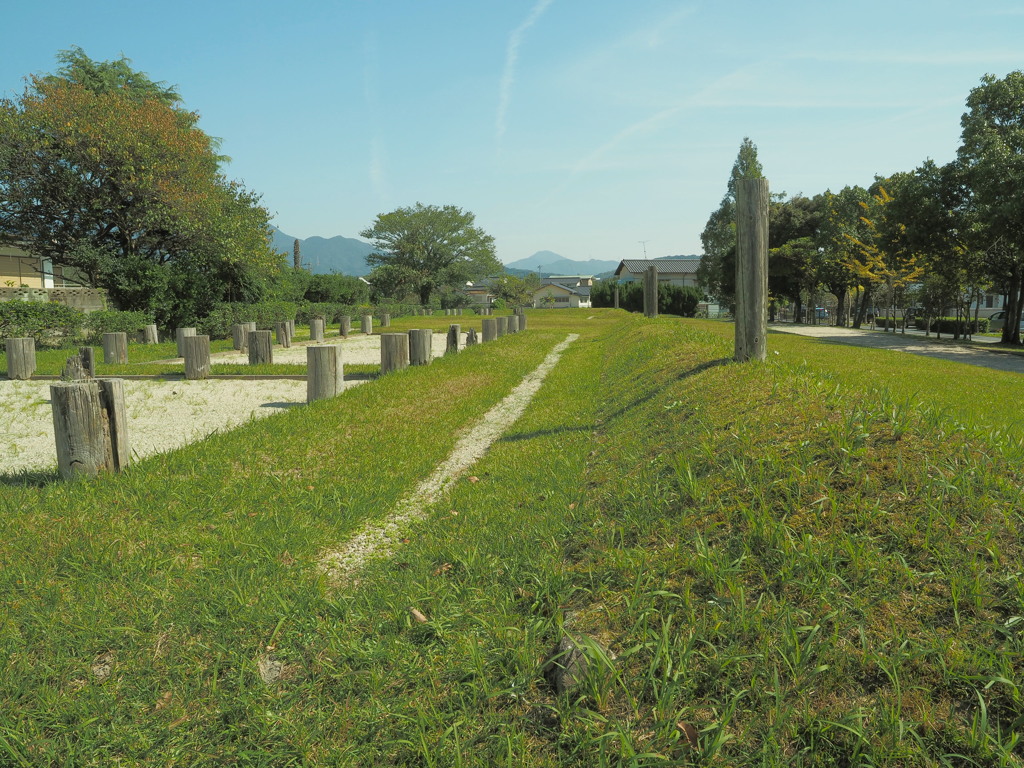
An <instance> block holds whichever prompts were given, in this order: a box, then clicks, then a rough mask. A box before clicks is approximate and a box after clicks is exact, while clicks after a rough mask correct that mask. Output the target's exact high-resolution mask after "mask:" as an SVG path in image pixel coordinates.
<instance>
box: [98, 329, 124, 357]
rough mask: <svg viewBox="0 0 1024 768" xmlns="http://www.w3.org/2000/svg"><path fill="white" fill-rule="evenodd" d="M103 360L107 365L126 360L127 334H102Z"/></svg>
mask: <svg viewBox="0 0 1024 768" xmlns="http://www.w3.org/2000/svg"><path fill="white" fill-rule="evenodd" d="M103 362H104V363H106V364H107V365H124V364H125V363H127V362H128V334H127V333H123V332H122V333H104V334H103Z"/></svg>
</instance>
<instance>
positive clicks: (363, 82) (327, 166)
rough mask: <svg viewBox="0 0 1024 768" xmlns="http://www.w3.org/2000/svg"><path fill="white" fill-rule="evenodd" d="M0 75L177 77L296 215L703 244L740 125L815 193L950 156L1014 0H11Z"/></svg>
mask: <svg viewBox="0 0 1024 768" xmlns="http://www.w3.org/2000/svg"><path fill="white" fill-rule="evenodd" d="M3 18H4V28H5V31H6V34H5V42H4V48H3V54H2V55H0V95H2V96H5V97H13V96H16V95H17V94H18V93H20V92H21V90H22V88H23V77H24V76H25V75H27V74H28V73H32V72H47V71H51V70H53V69H54V68H55V66H56V65H55V60H54V55H55V54H56V52H57V51H58V50H60V49H63V48H67V47H69V46H72V45H79V46H81V47H82V48H83V49H84V50H85V52H86V53H87V54H88V55H89V56H91V57H92V58H94V59H111V58H116V57H119V56H120V55H121V54H124V55H125V56H127V57H128V58H130V59H131V60H132V61H133V64H134V66H135V67H136V68H137V69H140V70H143V71H145V72H147V73H148V74H149V75H150V76H151V77H153V78H154V79H156V80H164V81H167V82H169V83H171V84H175V85H177V86H178V88H179V90H180V92H181V94H182V95H183V97H184V100H185V103H186V105H187V106H188V107H189V108H190V109H193V110H195V111H197V112H199V113H200V114H201V115H202V121H201V126H202V127H203V129H204V130H206V131H207V132H208V133H210V134H212V135H214V136H219V137H221V138H222V139H223V151H224V152H225V153H226V154H228V155H230V156H231V157H232V162H231V164H230V165H229V166H228V168H227V173H228V175H229V176H231V177H232V178H237V179H240V180H242V181H244V182H245V183H246V185H247V186H249V187H250V188H251V189H254V190H256V191H258V192H260V193H262V194H263V201H264V203H265V204H266V205H267V207H268V208H269V209H270V210H271V211H272V212H273V213H274V214H275V216H274V222H275V223H276V224H277V225H278V226H279V227H280V228H281V229H282V230H284V231H285V232H287V233H288V234H290V235H294V236H296V237H308V236H310V235H321V236H324V237H330V236H333V235H345V236H347V237H354V236H356V235H357V233H358V232H359V231H360V230H361V229H363V228H365V227H367V226H369V225H370V223H371V222H372V221H373V219H374V217H375V216H376V215H377V214H378V213H380V212H384V211H390V210H393V209H394V208H397V207H400V206H405V205H412V204H414V203H416V202H422V203H424V204H438V205H441V204H454V205H458V206H460V207H462V208H464V209H467V210H470V211H473V212H474V213H475V214H476V217H477V224H478V225H480V226H481V227H483V228H484V229H485V230H486V231H487V232H489V233H490V234H492V235H493V236H494V237H495V240H496V244H497V248H498V256H499V257H500V258H501V259H502V260H503V261H506V262H510V261H515V260H517V259H520V258H525V257H529V256H530V255H532V254H533V253H534V252H535V251H538V250H545V249H546V250H552V251H555V252H557V253H560V254H562V255H563V256H567V257H569V258H573V259H580V260H582V259H588V258H597V259H609V260H617V259H621V258H636V257H639V256H642V255H643V252H644V247H645V246H644V245H642V244H641V241H647V242H646V251H647V253H648V255H650V256H664V255H669V254H688V253H699V252H700V232H701V230H702V229H703V227H704V223H705V222H706V220H707V217H708V214H709V213H710V212H711V211H712V210H714V209H715V208H716V207H717V206H718V204H719V202H720V201H721V198H722V195H723V194H724V192H725V185H726V181H727V177H728V174H729V170H730V168H731V167H732V163H733V160H734V159H735V157H736V152H737V150H738V148H739V145H740V142H741V141H742V139H743V137H744V136H749V137H750V138H751V139H752V140H753V141H754V142H755V144H757V146H758V150H759V157H760V159H761V162H762V164H763V166H764V170H765V175H766V176H767V177H768V179H769V181H770V184H771V187H772V190H773V191H776V192H779V191H784V192H787V193H789V194H794V193H804V194H807V195H813V194H816V193H818V192H822V191H824V190H825V189H833V190H837V189H840V188H842V187H843V186H846V185H848V184H861V185H867V184H870V183H871V182H872V180H873V179H874V176H875V175H876V174H880V175H886V174H889V173H893V172H896V171H905V170H911V169H913V168H914V167H916V166H917V165H919V164H920V163H921V162H922V161H924V160H925V159H926V158H932V159H934V160H935V161H936V162H939V163H944V162H948V161H949V160H951V159H952V158H953V157H954V155H955V153H956V148H957V146H958V144H959V138H960V116H961V114H962V113H963V111H964V100H965V99H966V97H967V94H968V92H969V91H970V89H971V88H973V87H975V86H976V85H978V82H979V80H980V78H981V76H982V75H984V74H985V73H992V74H995V75H997V76H1000V77H1002V76H1004V75H1005V74H1006V73H1007V72H1010V71H1012V70H1016V69H1022V68H1024V44H1022V42H1021V41H1024V5H1022V4H1021V3H1020V0H976V1H975V2H962V0H960V1H958V2H946V1H945V0H906V1H901V0H889V2H879V1H878V0H862V1H861V2H858V3H826V2H822V0H817V1H816V2H810V1H805V0H797V1H795V2H794V1H790V0H782V1H781V2H777V3H765V2H762V1H758V2H754V1H752V0H734V2H731V3H723V2H669V1H667V0H629V2H625V1H623V2H610V1H608V0H586V1H584V0H523V2H517V1H516V0H501V1H500V2H499V1H498V0H473V1H463V0H459V1H458V2H454V1H453V2H445V0H434V2H425V1H424V0H391V1H384V0H380V1H379V2H375V1H374V0H345V1H336V2H314V1H313V0H292V2H290V3H287V4H285V3H282V2H268V1H264V0H246V2H237V1H236V0H206V1H205V2H196V1H195V0H178V1H177V2H174V3H168V2H156V1H152V2H139V1H138V0H133V1H132V2H124V1H105V0H91V1H90V2H82V1H81V0H74V1H73V2H69V1H67V0H39V1H38V2H34V3H33V2H17V3H16V2H7V3H5V7H4V10H3Z"/></svg>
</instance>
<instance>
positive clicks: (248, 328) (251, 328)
mask: <svg viewBox="0 0 1024 768" xmlns="http://www.w3.org/2000/svg"><path fill="white" fill-rule="evenodd" d="M242 325H243V326H244V327H245V336H243V337H242V351H243V352H245V351H247V350H248V349H249V334H250V333H253V332H255V330H256V323H255V322H251V323H242Z"/></svg>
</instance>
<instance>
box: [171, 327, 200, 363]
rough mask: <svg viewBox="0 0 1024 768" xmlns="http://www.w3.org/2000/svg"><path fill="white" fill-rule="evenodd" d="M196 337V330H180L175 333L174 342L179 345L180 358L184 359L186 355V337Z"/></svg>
mask: <svg viewBox="0 0 1024 768" xmlns="http://www.w3.org/2000/svg"><path fill="white" fill-rule="evenodd" d="M195 335H196V329H195V328H178V329H177V330H176V331H175V332H174V340H175V341H176V342H177V343H178V357H182V356H183V355H184V354H185V337H186V336H195Z"/></svg>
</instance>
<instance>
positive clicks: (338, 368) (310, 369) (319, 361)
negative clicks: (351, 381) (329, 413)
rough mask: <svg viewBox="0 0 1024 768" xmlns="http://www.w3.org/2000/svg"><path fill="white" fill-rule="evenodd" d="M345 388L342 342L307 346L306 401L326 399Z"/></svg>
mask: <svg viewBox="0 0 1024 768" xmlns="http://www.w3.org/2000/svg"><path fill="white" fill-rule="evenodd" d="M344 388H345V374H344V369H343V367H342V364H341V345H340V344H316V345H314V346H310V347H306V402H307V403H312V402H313V401H314V400H326V399H327V398H329V397H334V396H335V395H337V394H339V393H340V392H341V391H342V390H343V389H344Z"/></svg>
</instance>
